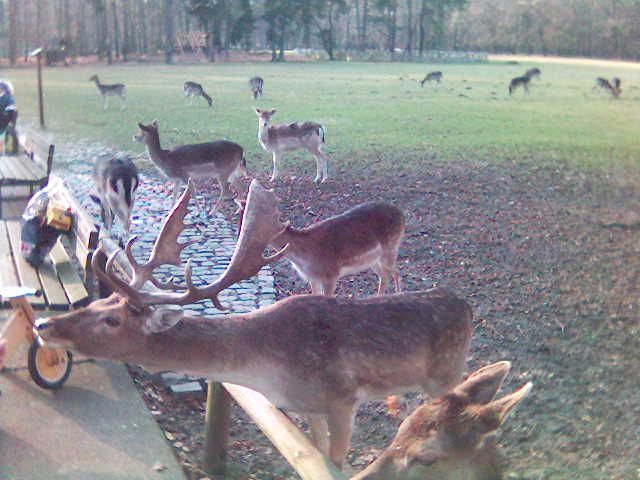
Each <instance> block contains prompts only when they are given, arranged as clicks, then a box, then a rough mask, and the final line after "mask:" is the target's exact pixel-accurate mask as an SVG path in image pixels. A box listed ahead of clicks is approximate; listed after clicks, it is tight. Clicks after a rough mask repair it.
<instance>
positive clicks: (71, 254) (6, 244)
mask: <svg viewBox="0 0 640 480" xmlns="http://www.w3.org/2000/svg"><path fill="white" fill-rule="evenodd" d="M52 178H54V180H52V181H54V182H55V185H56V186H58V187H59V188H55V189H54V193H53V194H52V198H53V199H54V200H55V201H56V202H58V203H60V204H62V205H65V206H68V207H71V211H72V212H73V217H74V218H73V227H72V229H71V231H70V232H69V233H68V234H62V235H61V236H60V238H59V239H58V241H57V242H56V245H55V246H54V248H53V250H52V251H51V253H50V254H49V260H50V261H47V262H45V263H44V264H43V265H42V266H40V267H39V268H34V267H32V266H31V265H30V264H29V263H27V262H26V260H25V259H24V258H23V256H22V254H21V252H20V244H21V241H20V228H21V227H20V220H18V219H16V220H0V255H1V256H2V258H1V260H2V265H3V266H5V268H2V269H0V286H5V287H6V286H23V287H31V288H35V289H36V290H39V291H40V292H42V295H41V296H39V297H31V298H30V303H31V305H32V306H33V307H34V308H36V309H50V310H70V309H72V308H75V307H77V306H80V305H85V304H87V303H89V301H90V300H91V292H92V282H90V281H89V280H90V268H91V254H92V253H93V251H94V250H95V249H96V248H97V245H98V229H97V228H96V227H95V225H94V224H93V221H92V220H91V218H90V217H89V216H88V215H87V214H86V213H85V212H84V211H83V210H82V208H81V207H80V205H79V204H78V202H77V201H76V200H75V198H74V197H73V196H72V195H71V194H70V193H69V191H68V190H67V189H66V188H65V187H64V184H63V183H62V180H60V179H57V178H55V177H52ZM63 241H66V242H67V243H68V247H66V248H65V246H63ZM73 259H75V260H77V262H78V263H79V265H80V271H81V272H80V275H79V274H78V270H77V268H76V265H75V264H74V260H73Z"/></svg>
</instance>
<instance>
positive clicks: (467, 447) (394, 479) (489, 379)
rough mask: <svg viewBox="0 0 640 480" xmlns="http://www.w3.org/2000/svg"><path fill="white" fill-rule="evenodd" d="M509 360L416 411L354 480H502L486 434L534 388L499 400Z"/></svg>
mask: <svg viewBox="0 0 640 480" xmlns="http://www.w3.org/2000/svg"><path fill="white" fill-rule="evenodd" d="M510 368H511V364H510V362H504V361H503V362H497V363H493V364H491V365H488V366H486V367H482V368H480V369H478V370H476V371H475V372H473V373H472V374H471V375H469V377H468V378H467V379H466V380H465V381H464V382H462V383H460V385H458V386H456V387H455V388H453V389H452V390H451V391H449V392H448V393H447V394H445V395H444V396H442V397H439V398H437V399H435V400H431V401H429V402H427V403H425V404H423V405H421V406H420V407H418V408H417V409H416V410H414V411H413V413H412V414H411V415H409V416H408V417H407V418H406V419H405V420H404V421H403V422H402V424H401V425H400V428H399V429H398V433H397V434H396V436H395V438H394V439H393V441H392V442H391V445H390V446H389V447H388V448H387V449H386V450H385V451H384V452H383V453H382V454H381V455H380V456H379V457H378V458H377V459H376V460H375V461H374V462H373V463H372V464H371V465H369V466H368V467H366V468H365V469H364V470H363V471H361V472H360V473H358V474H357V475H356V476H354V477H353V478H352V479H351V480H417V479H431V478H433V479H436V478H437V479H439V480H461V479H465V480H500V479H502V478H503V473H504V472H503V465H502V463H503V462H502V459H501V455H500V451H499V449H498V447H497V446H496V444H495V442H494V441H490V439H487V436H488V435H490V434H491V433H492V432H494V431H496V430H497V429H498V428H499V427H500V425H502V423H503V422H504V420H505V418H506V417H507V415H508V414H509V413H510V412H511V411H513V409H514V408H515V407H516V406H517V405H518V404H519V403H520V402H521V401H522V400H523V399H524V398H525V397H526V396H527V394H528V393H529V391H531V388H532V387H533V384H532V383H531V382H528V383H526V384H525V385H523V386H522V387H520V388H519V389H518V390H516V391H515V392H513V393H511V394H508V395H505V396H503V397H501V398H499V399H496V398H495V397H496V394H497V393H498V390H499V389H500V387H501V386H502V382H503V381H504V378H505V377H506V376H507V374H508V373H509V369H510Z"/></svg>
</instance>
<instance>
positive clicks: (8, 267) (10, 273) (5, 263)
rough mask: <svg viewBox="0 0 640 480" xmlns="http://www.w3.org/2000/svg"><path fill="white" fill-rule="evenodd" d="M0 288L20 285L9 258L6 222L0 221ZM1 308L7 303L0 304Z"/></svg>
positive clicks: (9, 249)
mask: <svg viewBox="0 0 640 480" xmlns="http://www.w3.org/2000/svg"><path fill="white" fill-rule="evenodd" d="M0 265H2V268H0V286H2V287H15V286H16V285H20V280H18V275H17V274H16V270H15V268H14V266H13V260H12V258H11V245H10V244H9V237H8V232H7V222H6V221H4V220H0ZM2 305H3V306H8V305H9V301H8V300H7V301H4V300H3V302H2Z"/></svg>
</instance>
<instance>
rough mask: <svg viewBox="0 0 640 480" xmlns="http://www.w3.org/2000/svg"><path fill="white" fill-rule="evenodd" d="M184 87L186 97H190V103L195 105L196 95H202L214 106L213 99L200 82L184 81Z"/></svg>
mask: <svg viewBox="0 0 640 480" xmlns="http://www.w3.org/2000/svg"><path fill="white" fill-rule="evenodd" d="M182 88H183V89H184V95H185V99H187V98H188V99H190V103H189V105H193V99H194V97H202V98H204V99H205V100H206V101H207V103H209V106H210V107H212V106H213V99H212V98H211V97H210V96H209V95H207V92H205V91H204V88H202V85H200V84H199V83H196V82H184V86H183V87H182Z"/></svg>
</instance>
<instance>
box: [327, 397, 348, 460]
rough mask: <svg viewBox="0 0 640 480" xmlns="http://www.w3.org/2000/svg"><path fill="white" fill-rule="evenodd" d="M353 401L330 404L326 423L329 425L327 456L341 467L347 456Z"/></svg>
mask: <svg viewBox="0 0 640 480" xmlns="http://www.w3.org/2000/svg"><path fill="white" fill-rule="evenodd" d="M353 407H354V404H353V403H340V404H335V405H331V407H330V408H329V417H328V418H327V424H328V426H329V443H330V445H329V458H331V461H332V462H333V463H335V464H336V466H337V467H338V468H340V469H342V467H343V465H344V461H345V459H346V457H347V450H348V449H349V442H350V441H351V433H352V431H353V413H354V408H353Z"/></svg>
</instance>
